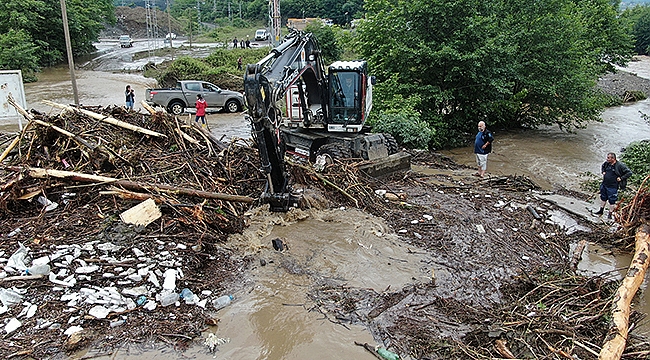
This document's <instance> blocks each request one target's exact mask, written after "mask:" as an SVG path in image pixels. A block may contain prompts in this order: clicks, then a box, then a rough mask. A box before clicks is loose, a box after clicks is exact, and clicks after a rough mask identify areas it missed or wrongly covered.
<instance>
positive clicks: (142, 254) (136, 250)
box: [133, 247, 144, 257]
mask: <svg viewBox="0 0 650 360" xmlns="http://www.w3.org/2000/svg"><path fill="white" fill-rule="evenodd" d="M133 254H134V255H135V256H137V257H141V256H144V252H143V251H142V250H140V249H138V248H135V247H134V248H133Z"/></svg>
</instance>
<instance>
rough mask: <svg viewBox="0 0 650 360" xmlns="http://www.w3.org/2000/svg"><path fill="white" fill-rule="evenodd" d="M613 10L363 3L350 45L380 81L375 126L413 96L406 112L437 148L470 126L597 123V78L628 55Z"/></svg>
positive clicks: (574, 4)
mask: <svg viewBox="0 0 650 360" xmlns="http://www.w3.org/2000/svg"><path fill="white" fill-rule="evenodd" d="M617 8H618V4H611V3H610V2H609V1H608V0H574V1H571V0H540V1H534V2H531V1H517V0H497V1H490V2H484V1H481V0H453V1H447V0H408V1H404V0H368V1H366V10H367V21H364V22H362V23H361V24H360V26H359V29H358V41H359V49H360V51H361V55H362V56H363V57H364V58H365V59H367V60H369V62H370V65H371V67H372V68H371V70H372V72H373V73H374V74H375V75H377V77H378V79H379V81H380V83H379V84H378V85H377V86H376V91H375V94H377V99H378V101H377V103H376V106H375V109H376V110H378V111H376V112H375V115H376V117H375V122H376V123H377V125H379V126H380V127H381V126H384V127H390V126H389V125H387V124H385V123H386V122H390V121H391V116H386V114H387V113H388V112H389V111H390V112H393V113H395V111H394V108H389V107H387V105H389V106H393V107H394V106H399V102H398V101H394V99H395V98H397V99H408V98H410V97H415V99H416V100H415V103H413V101H409V102H407V103H406V104H407V107H408V109H407V110H409V111H412V110H414V111H415V112H416V114H418V115H419V117H420V119H419V120H421V121H415V123H418V124H421V123H425V124H427V125H428V127H430V128H431V129H433V131H434V132H435V136H434V139H433V141H431V142H430V144H429V145H431V146H434V147H440V146H447V145H455V144H457V143H458V141H461V140H462V139H464V138H465V136H464V134H467V133H471V132H474V131H475V127H476V122H477V121H478V120H486V121H487V122H488V124H489V125H490V126H491V127H493V128H494V127H535V126H539V125H542V124H559V125H560V126H562V127H565V128H568V129H570V128H573V127H579V126H582V125H584V124H585V123H586V122H588V121H593V120H598V119H599V114H600V111H601V110H602V108H603V103H602V100H601V97H599V96H598V94H597V93H595V92H594V91H593V88H594V85H595V83H596V81H597V79H598V76H599V75H601V74H603V73H604V72H605V71H606V70H607V69H608V68H610V67H611V63H615V64H623V63H624V62H625V61H626V59H628V58H629V57H630V55H631V51H630V50H631V39H630V37H629V36H628V35H627V33H626V28H625V26H624V24H623V23H622V22H620V21H619V19H618V18H617V10H616V9H617ZM411 109H412V110H411ZM394 118H395V121H398V120H399V118H398V117H397V116H394ZM396 135H397V136H398V137H399V134H396Z"/></svg>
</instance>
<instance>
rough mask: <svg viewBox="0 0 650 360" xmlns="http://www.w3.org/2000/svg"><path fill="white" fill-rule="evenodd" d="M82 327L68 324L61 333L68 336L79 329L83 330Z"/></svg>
mask: <svg viewBox="0 0 650 360" xmlns="http://www.w3.org/2000/svg"><path fill="white" fill-rule="evenodd" d="M83 329H84V328H82V327H81V326H70V327H69V328H68V330H66V331H65V332H64V333H63V334H65V335H68V336H70V335H72V334H74V333H78V332H79V331H83Z"/></svg>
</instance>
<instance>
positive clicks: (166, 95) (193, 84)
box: [145, 80, 244, 115]
mask: <svg viewBox="0 0 650 360" xmlns="http://www.w3.org/2000/svg"><path fill="white" fill-rule="evenodd" d="M197 94H201V95H203V98H204V99H205V101H206V102H207V103H208V108H222V109H223V110H224V111H227V112H231V113H233V112H237V111H242V109H243V107H244V96H243V95H242V94H241V93H239V92H237V91H232V90H224V89H221V88H219V87H218V86H217V85H214V84H211V83H209V82H205V81H197V80H183V81H178V82H177V83H176V87H174V88H173V89H147V90H146V92H145V99H146V100H147V103H148V104H149V105H151V106H156V105H157V106H162V107H164V108H165V109H167V111H168V112H169V113H171V114H174V115H180V114H182V113H183V112H184V111H185V109H186V108H193V107H194V104H195V102H196V95H197Z"/></svg>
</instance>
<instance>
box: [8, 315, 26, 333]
mask: <svg viewBox="0 0 650 360" xmlns="http://www.w3.org/2000/svg"><path fill="white" fill-rule="evenodd" d="M21 325H22V323H21V322H20V320H18V319H16V318H11V320H9V322H8V323H7V325H5V332H6V333H7V334H11V333H12V332H14V331H16V329H18V328H19V327H20V326H21Z"/></svg>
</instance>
